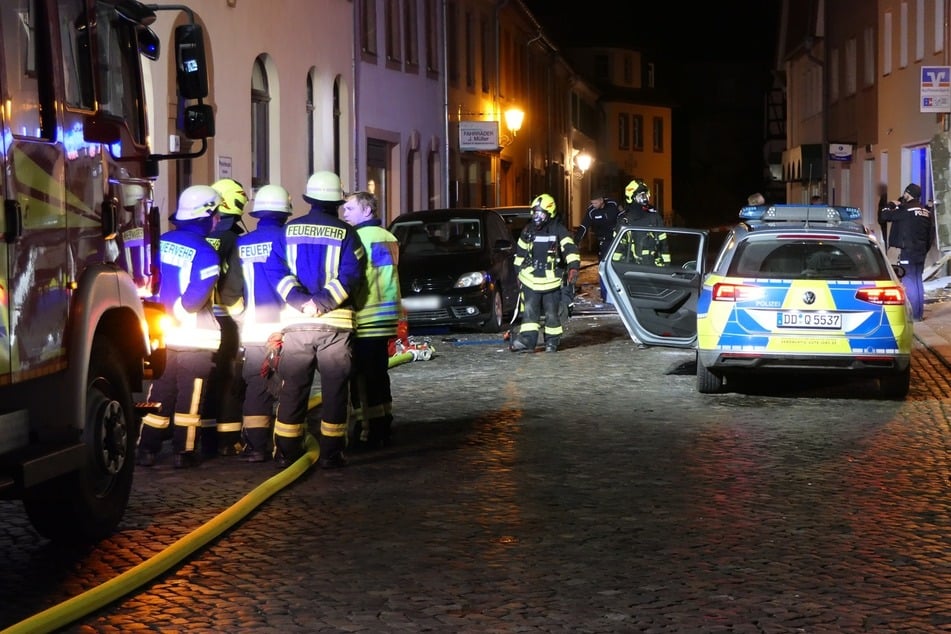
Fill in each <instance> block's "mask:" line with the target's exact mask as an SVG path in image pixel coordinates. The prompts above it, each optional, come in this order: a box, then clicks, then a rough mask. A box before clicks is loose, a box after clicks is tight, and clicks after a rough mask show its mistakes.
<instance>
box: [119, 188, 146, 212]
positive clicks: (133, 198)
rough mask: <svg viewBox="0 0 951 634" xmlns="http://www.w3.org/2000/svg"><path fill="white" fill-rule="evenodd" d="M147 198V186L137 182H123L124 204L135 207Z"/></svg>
mask: <svg viewBox="0 0 951 634" xmlns="http://www.w3.org/2000/svg"><path fill="white" fill-rule="evenodd" d="M143 198H145V188H144V187H142V186H141V185H139V184H137V183H123V185H122V206H123V207H135V206H136V205H138V204H139V201H141V200H142V199H143Z"/></svg>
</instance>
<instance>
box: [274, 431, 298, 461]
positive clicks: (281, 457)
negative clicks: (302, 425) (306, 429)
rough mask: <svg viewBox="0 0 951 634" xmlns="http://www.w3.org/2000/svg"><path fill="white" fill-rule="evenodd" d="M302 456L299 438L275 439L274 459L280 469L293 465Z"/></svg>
mask: <svg viewBox="0 0 951 634" xmlns="http://www.w3.org/2000/svg"><path fill="white" fill-rule="evenodd" d="M303 455H304V448H303V447H302V446H301V441H300V438H282V437H280V436H278V437H277V438H276V439H275V442H274V459H275V460H276V461H277V466H278V467H280V468H281V469H283V468H284V467H288V466H290V465H292V464H294V463H295V462H297V460H298V458H300V457H301V456H303Z"/></svg>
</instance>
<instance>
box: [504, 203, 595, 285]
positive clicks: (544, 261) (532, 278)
mask: <svg viewBox="0 0 951 634" xmlns="http://www.w3.org/2000/svg"><path fill="white" fill-rule="evenodd" d="M514 264H515V269H516V270H517V271H518V279H519V281H520V282H521V283H522V284H524V285H525V286H527V287H528V288H530V289H532V290H534V291H550V290H554V289H556V288H560V287H561V285H562V280H563V278H564V276H565V272H566V271H568V270H572V269H574V270H581V255H580V254H579V253H578V246H577V245H576V244H575V241H574V240H572V238H571V235H570V234H569V233H568V230H567V229H566V228H565V227H564V225H561V224H559V223H557V222H554V221H553V220H550V221H548V222H547V223H545V224H544V225H542V226H541V227H536V226H535V225H534V223H529V224H527V225H525V228H524V229H522V233H521V235H519V237H518V243H517V244H516V246H515V261H514Z"/></svg>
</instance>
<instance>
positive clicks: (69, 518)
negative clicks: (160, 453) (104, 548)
mask: <svg viewBox="0 0 951 634" xmlns="http://www.w3.org/2000/svg"><path fill="white" fill-rule="evenodd" d="M120 359H121V357H120V356H119V354H118V352H117V351H116V349H115V347H114V344H112V343H110V342H109V341H107V340H105V339H102V338H97V339H96V341H94V342H93V347H92V357H91V360H90V363H89V380H88V383H87V387H86V426H85V429H84V430H83V436H82V438H83V444H84V445H85V447H86V462H85V465H84V466H83V468H81V469H80V470H79V471H77V472H74V473H69V474H66V475H64V476H62V477H60V478H56V479H54V480H51V481H50V482H48V483H46V484H45V485H43V486H41V487H38V488H37V489H36V490H35V491H31V492H30V494H29V495H28V496H27V497H25V498H24V505H25V507H26V511H27V515H28V516H29V518H30V521H31V522H32V523H33V526H34V528H36V530H37V532H39V533H40V534H41V535H43V536H44V537H48V538H49V539H52V540H54V541H63V542H90V541H96V540H99V539H102V538H104V537H107V536H108V535H110V534H111V533H112V532H113V531H114V530H115V528H116V526H118V524H119V522H120V521H121V520H122V516H123V514H124V513H125V509H126V505H127V504H128V501H129V494H130V492H131V490H132V475H133V469H134V467H135V444H136V441H137V437H138V420H137V418H136V414H135V410H134V408H133V404H132V393H131V390H130V388H129V382H128V380H127V378H126V375H125V372H124V371H123V364H122V362H121V360H120Z"/></svg>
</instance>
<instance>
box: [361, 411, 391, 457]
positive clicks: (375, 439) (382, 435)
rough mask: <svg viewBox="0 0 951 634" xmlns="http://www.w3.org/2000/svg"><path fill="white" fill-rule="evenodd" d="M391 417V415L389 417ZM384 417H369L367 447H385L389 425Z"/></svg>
mask: <svg viewBox="0 0 951 634" xmlns="http://www.w3.org/2000/svg"><path fill="white" fill-rule="evenodd" d="M391 418H392V417H391ZM387 423H388V421H387V420H386V418H385V417H382V416H381V417H379V418H371V419H370V433H369V434H367V441H366V447H367V449H382V448H383V447H386V446H387V445H388V444H389V442H388V437H389V425H388V424H387Z"/></svg>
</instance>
